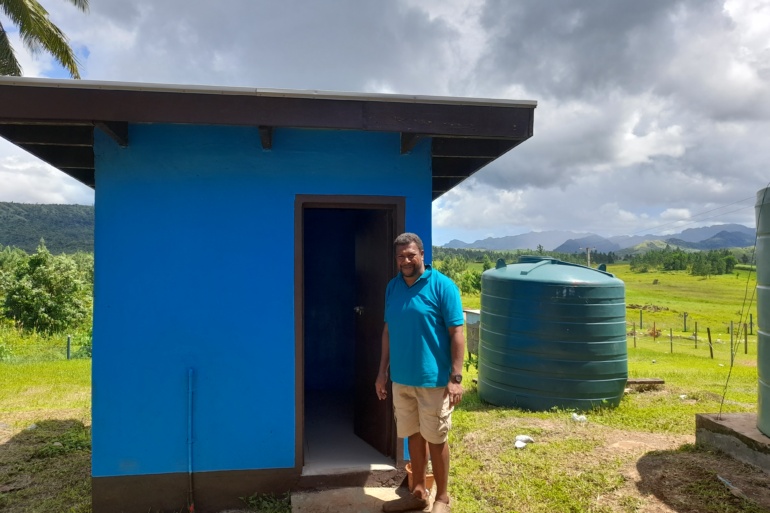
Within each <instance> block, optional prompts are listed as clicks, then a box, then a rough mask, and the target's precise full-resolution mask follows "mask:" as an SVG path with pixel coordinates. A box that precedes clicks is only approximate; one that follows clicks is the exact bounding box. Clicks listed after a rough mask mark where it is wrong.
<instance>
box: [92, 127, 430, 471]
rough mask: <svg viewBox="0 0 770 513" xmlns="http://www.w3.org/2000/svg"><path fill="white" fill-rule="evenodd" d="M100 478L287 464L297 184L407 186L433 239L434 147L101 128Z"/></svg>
mask: <svg viewBox="0 0 770 513" xmlns="http://www.w3.org/2000/svg"><path fill="white" fill-rule="evenodd" d="M95 137H96V141H95V153H96V166H97V170H96V183H97V188H96V200H95V201H96V244H95V256H96V264H95V265H96V268H95V292H94V295H95V298H94V299H95V305H94V353H93V467H92V472H93V475H94V476H95V477H105V476H124V475H141V474H155V473H171V472H186V471H187V440H186V439H187V372H188V369H190V368H191V369H193V370H194V430H195V433H194V442H195V443H194V446H193V447H194V450H193V470H194V471H196V472H201V471H217V470H246V469H259V468H285V467H293V465H294V438H295V433H294V425H295V411H294V397H295V390H294V379H295V374H294V356H295V355H294V344H295V340H294V335H295V334H294V297H293V294H294V242H293V241H294V199H295V195H296V194H351V195H361V194H363V195H385V196H405V197H406V227H407V230H409V231H414V232H416V233H418V234H420V235H421V236H423V238H424V241H425V244H426V246H427V247H426V250H427V251H426V253H429V248H430V235H429V234H430V228H431V186H430V184H431V176H430V155H429V143H428V141H423V142H422V143H421V144H420V145H418V146H417V147H416V148H415V150H414V151H413V152H412V153H411V154H409V155H400V153H399V148H400V143H399V136H398V134H381V133H365V132H345V131H318V130H296V129H278V130H275V132H274V139H273V149H272V150H271V151H264V150H262V148H261V146H260V143H259V140H260V138H259V133H258V131H257V129H256V128H245V127H210V126H179V125H174V126H169V125H132V126H130V127H129V140H130V145H129V147H128V148H119V147H118V146H117V145H115V143H114V142H113V141H112V140H110V139H108V138H107V137H105V136H103V135H102V134H101V132H99V131H98V130H97V131H96V133H95Z"/></svg>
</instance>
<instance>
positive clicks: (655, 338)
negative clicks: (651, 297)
mask: <svg viewBox="0 0 770 513" xmlns="http://www.w3.org/2000/svg"><path fill="white" fill-rule="evenodd" d="M655 324H656V323H655V321H652V341H653V342H657V341H658V328H656V327H655Z"/></svg>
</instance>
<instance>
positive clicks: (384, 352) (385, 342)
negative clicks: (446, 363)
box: [374, 322, 465, 400]
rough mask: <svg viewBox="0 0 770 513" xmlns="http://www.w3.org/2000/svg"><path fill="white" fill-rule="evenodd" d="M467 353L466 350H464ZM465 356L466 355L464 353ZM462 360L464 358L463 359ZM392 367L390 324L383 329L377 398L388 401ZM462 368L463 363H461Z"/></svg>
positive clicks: (375, 388) (375, 386)
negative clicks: (389, 374)
mask: <svg viewBox="0 0 770 513" xmlns="http://www.w3.org/2000/svg"><path fill="white" fill-rule="evenodd" d="M463 351H465V349H463ZM463 354H464V353H463ZM461 358H462V357H461ZM389 365H390V333H389V332H388V323H387V322H386V323H385V327H384V328H383V329H382V349H381V352H380V369H379V371H378V372H377V380H376V381H375V382H374V390H375V392H377V397H379V398H380V400H382V399H386V398H387V397H388V366H389ZM460 365H461V366H462V362H461V363H460Z"/></svg>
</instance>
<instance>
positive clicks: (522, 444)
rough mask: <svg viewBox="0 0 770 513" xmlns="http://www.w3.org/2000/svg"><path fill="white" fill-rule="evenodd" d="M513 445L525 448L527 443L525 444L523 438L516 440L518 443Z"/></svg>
mask: <svg viewBox="0 0 770 513" xmlns="http://www.w3.org/2000/svg"><path fill="white" fill-rule="evenodd" d="M513 446H514V447H516V448H517V449H523V448H525V447H526V446H527V444H525V443H524V442H522V441H521V440H516V443H515V444H513Z"/></svg>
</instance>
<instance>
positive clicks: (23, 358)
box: [0, 330, 92, 363]
mask: <svg viewBox="0 0 770 513" xmlns="http://www.w3.org/2000/svg"><path fill="white" fill-rule="evenodd" d="M91 348H92V341H91V336H90V334H75V335H51V336H42V335H37V334H33V335H29V336H20V335H19V333H18V332H16V331H15V330H0V362H6V363H23V362H39V361H55V360H73V359H81V358H91Z"/></svg>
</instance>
